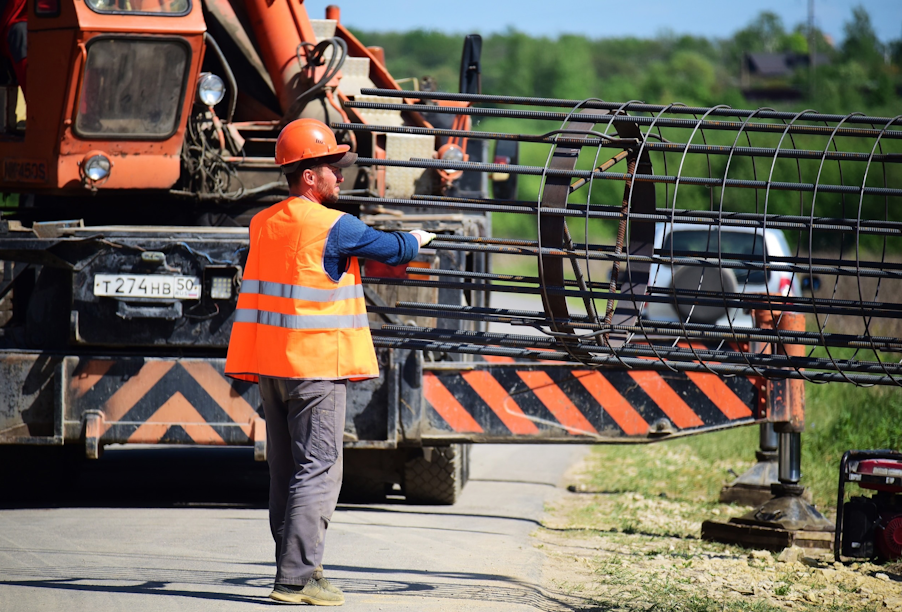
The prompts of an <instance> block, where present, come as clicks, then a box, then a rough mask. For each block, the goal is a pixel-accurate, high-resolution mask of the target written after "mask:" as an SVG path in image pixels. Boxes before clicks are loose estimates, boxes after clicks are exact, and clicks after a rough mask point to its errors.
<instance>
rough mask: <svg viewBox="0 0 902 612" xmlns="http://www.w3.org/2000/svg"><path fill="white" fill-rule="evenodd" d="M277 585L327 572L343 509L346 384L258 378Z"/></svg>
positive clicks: (325, 381) (300, 580) (304, 580)
mask: <svg viewBox="0 0 902 612" xmlns="http://www.w3.org/2000/svg"><path fill="white" fill-rule="evenodd" d="M260 395H261V396H262V397H263V412H264V414H265V416H266V457H267V461H268V462H269V525H270V529H271V530H272V537H273V539H274V540H275V542H276V583H278V584H297V585H304V584H306V583H307V581H308V580H309V579H310V578H312V577H313V572H314V570H315V569H316V568H317V567H319V566H321V565H322V562H323V549H324V547H325V538H326V528H328V526H329V521H330V520H331V518H332V512H333V511H334V510H335V505H336V504H337V503H338V492H339V490H340V489H341V474H342V436H343V433H344V422H345V405H346V400H347V381H343V380H338V381H332V380H283V379H279V378H267V377H264V376H261V377H260Z"/></svg>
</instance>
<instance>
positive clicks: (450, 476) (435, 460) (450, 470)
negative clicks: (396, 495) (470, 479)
mask: <svg viewBox="0 0 902 612" xmlns="http://www.w3.org/2000/svg"><path fill="white" fill-rule="evenodd" d="M468 446H469V445H467V444H452V445H451V446H437V447H433V448H432V449H431V452H429V451H428V450H427V452H426V453H424V454H423V455H422V456H417V457H413V458H412V459H410V460H408V461H407V463H406V464H405V465H404V495H405V496H406V498H407V503H410V504H441V505H451V504H453V503H454V502H456V501H457V499H458V498H459V497H460V493H461V491H462V490H463V487H464V482H465V477H466V476H467V475H469V471H470V470H469V465H465V464H469V458H470V454H469V452H467V451H468V449H467V447H468ZM427 455H431V456H430V457H429V459H430V460H429V461H427V460H426V456H427Z"/></svg>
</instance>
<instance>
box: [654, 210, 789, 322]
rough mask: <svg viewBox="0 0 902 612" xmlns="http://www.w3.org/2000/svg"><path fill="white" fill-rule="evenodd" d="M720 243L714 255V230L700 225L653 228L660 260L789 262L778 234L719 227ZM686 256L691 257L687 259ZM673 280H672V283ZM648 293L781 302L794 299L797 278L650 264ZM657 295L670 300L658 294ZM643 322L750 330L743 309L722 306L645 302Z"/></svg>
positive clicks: (748, 317)
mask: <svg viewBox="0 0 902 612" xmlns="http://www.w3.org/2000/svg"><path fill="white" fill-rule="evenodd" d="M720 237H721V240H722V242H723V244H722V247H721V248H720V249H718V246H717V240H718V229H717V227H711V226H706V225H695V224H690V223H656V224H655V249H656V252H658V253H660V255H661V256H662V257H669V256H670V252H671V248H672V249H673V252H674V255H675V256H676V257H679V255H678V252H683V254H684V256H685V254H687V253H689V254H696V255H697V254H701V253H710V254H711V255H710V256H709V257H708V258H709V259H710V260H711V261H715V262H716V260H717V256H716V253H718V251H720V252H722V253H724V254H730V255H732V257H730V259H740V257H739V256H741V259H748V260H750V261H756V262H758V263H763V261H764V254H765V253H766V254H767V257H768V261H770V258H772V257H786V256H792V255H794V253H792V252H791V251H790V250H789V244H788V243H787V242H786V236H784V235H783V232H782V231H781V230H776V229H767V230H762V229H760V228H751V227H748V228H746V227H721V228H720ZM690 256H691V255H690ZM674 277H676V278H674ZM648 286H649V293H654V289H653V288H654V287H657V288H661V289H667V290H670V289H672V288H673V287H674V286H676V287H677V288H679V289H686V290H689V291H698V290H701V291H713V292H717V293H719V292H727V293H757V294H768V293H769V294H770V295H783V296H797V295H800V291H799V277H798V275H795V277H794V276H793V274H792V273H791V272H778V271H773V270H771V271H768V273H767V277H766V278H765V272H764V271H763V270H742V269H736V268H732V269H729V268H723V269H722V270H721V269H718V268H717V267H716V266H714V267H701V266H680V265H677V266H676V270H674V269H673V268H672V267H671V266H670V265H666V264H652V265H651V268H650V270H649V276H648ZM659 295H668V296H669V295H672V293H664V294H659ZM642 318H643V319H649V320H656V321H679V320H681V319H682V320H683V321H684V322H690V323H708V324H714V325H724V326H726V325H729V324H730V321H731V320H732V324H733V326H734V327H754V325H753V322H752V317H751V313H750V311H749V310H747V309H741V308H725V307H723V306H720V307H718V306H699V305H693V304H687V303H680V304H679V305H678V307H675V306H674V304H673V303H661V302H647V303H646V306H645V309H644V310H643V312H642Z"/></svg>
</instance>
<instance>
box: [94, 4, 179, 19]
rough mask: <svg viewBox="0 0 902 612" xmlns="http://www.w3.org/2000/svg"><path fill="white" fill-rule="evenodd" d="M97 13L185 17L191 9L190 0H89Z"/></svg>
mask: <svg viewBox="0 0 902 612" xmlns="http://www.w3.org/2000/svg"><path fill="white" fill-rule="evenodd" d="M87 4H88V6H89V7H90V8H91V10H93V11H94V12H95V13H128V14H135V13H138V14H140V13H148V14H153V15H159V14H163V15H172V16H174V17H175V16H178V15H185V14H186V13H187V12H188V10H189V9H190V8H191V3H190V1H189V0H87Z"/></svg>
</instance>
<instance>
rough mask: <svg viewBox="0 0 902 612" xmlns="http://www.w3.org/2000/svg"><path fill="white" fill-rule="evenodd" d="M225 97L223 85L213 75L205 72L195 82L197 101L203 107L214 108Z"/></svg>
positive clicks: (220, 80)
mask: <svg viewBox="0 0 902 612" xmlns="http://www.w3.org/2000/svg"><path fill="white" fill-rule="evenodd" d="M224 97H225V83H223V82H222V79H220V78H219V77H218V76H216V75H215V74H210V73H209V72H205V73H203V74H202V75H200V79H198V81H197V100H198V102H200V103H201V104H203V105H204V106H216V105H217V104H219V103H220V102H222V99H223V98H224Z"/></svg>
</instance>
